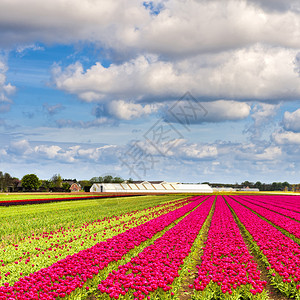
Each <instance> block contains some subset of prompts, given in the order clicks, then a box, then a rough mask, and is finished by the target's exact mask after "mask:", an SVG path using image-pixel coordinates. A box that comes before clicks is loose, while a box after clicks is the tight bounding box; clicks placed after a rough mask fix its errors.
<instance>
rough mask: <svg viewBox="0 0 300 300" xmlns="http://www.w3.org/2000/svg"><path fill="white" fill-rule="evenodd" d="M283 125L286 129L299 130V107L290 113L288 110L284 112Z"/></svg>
mask: <svg viewBox="0 0 300 300" xmlns="http://www.w3.org/2000/svg"><path fill="white" fill-rule="evenodd" d="M283 127H284V129H285V130H287V131H293V132H300V109H297V110H296V111H294V112H292V113H290V112H288V111H286V112H285V113H284V117H283Z"/></svg>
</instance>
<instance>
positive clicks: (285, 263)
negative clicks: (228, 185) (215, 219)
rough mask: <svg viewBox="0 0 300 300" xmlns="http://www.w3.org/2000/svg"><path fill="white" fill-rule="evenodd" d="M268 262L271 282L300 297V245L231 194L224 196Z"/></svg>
mask: <svg viewBox="0 0 300 300" xmlns="http://www.w3.org/2000/svg"><path fill="white" fill-rule="evenodd" d="M225 198H226V200H227V201H228V203H229V205H230V206H231V207H232V209H233V210H234V212H235V214H236V215H237V217H238V219H239V220H240V222H241V223H242V224H243V225H244V226H245V229H246V231H247V232H248V237H249V241H250V242H251V243H252V245H253V247H254V249H256V250H257V251H258V253H259V255H260V257H261V259H262V260H263V262H264V263H265V264H266V266H267V270H268V272H269V275H270V279H271V282H272V284H273V285H274V286H275V287H277V288H278V289H279V290H280V291H281V292H282V293H284V294H285V295H286V296H288V297H295V298H296V297H297V299H299V298H300V246H299V245H298V244H297V243H296V242H294V241H293V240H292V239H290V238H289V237H287V236H286V235H284V234H282V233H281V232H280V231H279V230H277V229H276V228H275V227H273V226H272V225H271V224H269V223H268V222H266V221H264V220H262V219H261V218H260V217H258V216H257V215H256V214H254V213H253V212H251V211H250V210H249V209H247V208H245V207H244V206H242V205H241V204H239V203H238V202H236V201H234V200H232V199H231V198H230V197H227V196H226V197H225Z"/></svg>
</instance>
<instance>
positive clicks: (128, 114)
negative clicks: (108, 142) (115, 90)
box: [107, 100, 161, 120]
mask: <svg viewBox="0 0 300 300" xmlns="http://www.w3.org/2000/svg"><path fill="white" fill-rule="evenodd" d="M159 107H161V105H159V104H156V105H155V104H146V105H144V106H142V105H141V104H135V103H132V102H125V101H124V100H114V101H111V102H109V103H108V104H107V111H108V113H109V114H110V115H111V116H114V117H115V118H117V119H119V120H132V119H136V118H141V117H143V116H147V115H150V114H152V113H154V112H157V111H158V109H159Z"/></svg>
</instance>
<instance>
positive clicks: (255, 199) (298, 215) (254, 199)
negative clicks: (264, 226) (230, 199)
mask: <svg viewBox="0 0 300 300" xmlns="http://www.w3.org/2000/svg"><path fill="white" fill-rule="evenodd" d="M234 198H235V199H237V200H239V199H240V200H244V201H247V202H249V203H251V204H256V205H258V206H261V207H263V208H266V209H269V210H272V211H275V212H277V213H279V214H282V215H285V216H287V217H289V218H293V219H295V220H297V221H300V212H296V211H293V210H290V209H289V205H286V207H285V208H282V207H281V206H278V205H276V204H275V203H274V202H271V201H267V202H265V201H261V197H260V196H256V195H255V196H247V197H245V196H235V197H234Z"/></svg>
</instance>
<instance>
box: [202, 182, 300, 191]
mask: <svg viewBox="0 0 300 300" xmlns="http://www.w3.org/2000/svg"><path fill="white" fill-rule="evenodd" d="M205 183H207V184H209V185H210V186H212V187H231V188H235V189H241V188H247V187H249V188H257V189H259V190H260V191H294V192H296V191H297V192H298V191H300V184H291V183H289V182H287V181H284V182H272V183H262V182H260V181H256V182H255V183H254V182H251V181H247V180H246V181H244V182H241V183H240V184H239V183H235V184H230V183H228V184H223V183H209V182H205Z"/></svg>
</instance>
